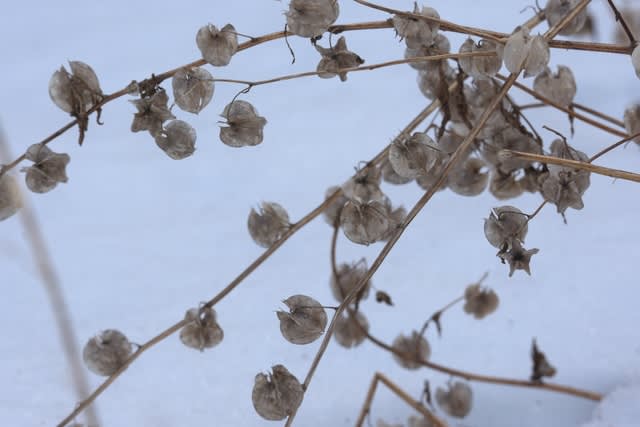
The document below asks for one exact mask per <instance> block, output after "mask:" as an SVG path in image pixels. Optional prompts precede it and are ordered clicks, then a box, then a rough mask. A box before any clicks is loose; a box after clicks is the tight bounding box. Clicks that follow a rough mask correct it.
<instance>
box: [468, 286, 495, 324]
mask: <svg viewBox="0 0 640 427" xmlns="http://www.w3.org/2000/svg"><path fill="white" fill-rule="evenodd" d="M499 302H500V300H499V299H498V295H497V294H496V293H495V292H494V291H493V290H491V289H488V288H484V289H483V288H482V287H481V286H480V283H472V284H471V285H469V286H467V289H465V291H464V311H465V313H469V314H472V315H473V317H475V318H476V319H482V318H484V317H486V316H488V315H489V314H491V313H493V312H494V311H496V309H497V308H498V303H499Z"/></svg>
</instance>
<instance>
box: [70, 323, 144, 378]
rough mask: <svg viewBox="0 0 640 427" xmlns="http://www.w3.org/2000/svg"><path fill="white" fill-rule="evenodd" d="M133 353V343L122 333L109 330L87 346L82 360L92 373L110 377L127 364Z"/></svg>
mask: <svg viewBox="0 0 640 427" xmlns="http://www.w3.org/2000/svg"><path fill="white" fill-rule="evenodd" d="M132 351H133V348H132V345H131V343H130V342H129V340H128V339H127V337H126V336H125V335H124V334H123V333H122V332H120V331H118V330H115V329H107V330H105V331H102V332H100V333H98V334H97V335H96V336H94V337H93V338H91V339H90V340H89V341H88V342H87V344H85V346H84V349H83V350H82V358H83V359H84V363H85V365H87V368H89V370H90V371H91V372H93V373H94V374H97V375H103V376H106V377H108V376H111V375H113V374H114V373H115V372H116V371H117V370H118V369H120V368H121V367H122V366H123V365H124V364H125V362H126V361H127V359H129V356H131V352H132Z"/></svg>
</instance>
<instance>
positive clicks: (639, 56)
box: [631, 46, 640, 78]
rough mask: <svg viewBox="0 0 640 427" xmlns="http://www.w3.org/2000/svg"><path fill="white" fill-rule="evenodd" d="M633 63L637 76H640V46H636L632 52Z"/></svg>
mask: <svg viewBox="0 0 640 427" xmlns="http://www.w3.org/2000/svg"><path fill="white" fill-rule="evenodd" d="M631 65H633V70H634V71H635V72H636V76H638V78H640V48H638V46H636V47H635V48H634V49H633V52H631Z"/></svg>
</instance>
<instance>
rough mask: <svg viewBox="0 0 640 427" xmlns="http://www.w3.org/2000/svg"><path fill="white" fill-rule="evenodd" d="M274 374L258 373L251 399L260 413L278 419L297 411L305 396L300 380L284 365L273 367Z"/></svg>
mask: <svg viewBox="0 0 640 427" xmlns="http://www.w3.org/2000/svg"><path fill="white" fill-rule="evenodd" d="M271 370H272V371H273V373H272V374H267V375H265V374H263V373H259V374H258V375H256V378H255V383H254V385H253V391H252V393H251V401H252V402H253V407H254V408H255V410H256V412H257V413H258V415H260V416H261V417H262V418H264V419H265V420H272V421H278V420H283V419H285V418H287V417H288V416H289V415H291V414H292V413H293V412H295V411H296V410H297V409H298V407H299V406H300V404H301V403H302V398H303V397H304V389H303V388H302V385H301V384H300V381H298V379H297V378H296V377H294V376H293V375H292V374H291V373H290V372H289V371H288V370H287V368H285V367H284V366H282V365H275V366H272V367H271Z"/></svg>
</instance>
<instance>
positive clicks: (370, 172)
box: [342, 166, 387, 203]
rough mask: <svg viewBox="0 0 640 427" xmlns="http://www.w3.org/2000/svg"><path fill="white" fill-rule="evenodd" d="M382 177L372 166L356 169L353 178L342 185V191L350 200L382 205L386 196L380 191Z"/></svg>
mask: <svg viewBox="0 0 640 427" xmlns="http://www.w3.org/2000/svg"><path fill="white" fill-rule="evenodd" d="M381 180H382V177H381V172H380V169H379V168H377V167H374V166H370V167H364V168H362V169H357V170H356V173H355V175H354V176H353V177H351V178H349V180H348V181H347V182H345V183H344V184H343V185H342V191H343V192H344V194H345V196H346V197H347V198H348V199H350V200H356V201H358V202H362V203H366V202H370V201H376V202H381V203H383V202H384V201H385V200H386V198H387V196H385V195H384V193H383V192H382V190H381V189H380V183H381Z"/></svg>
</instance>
